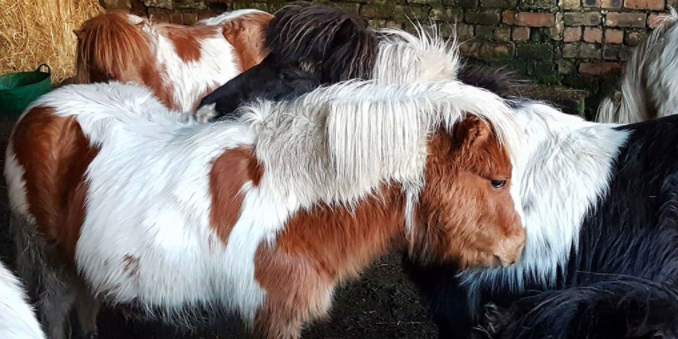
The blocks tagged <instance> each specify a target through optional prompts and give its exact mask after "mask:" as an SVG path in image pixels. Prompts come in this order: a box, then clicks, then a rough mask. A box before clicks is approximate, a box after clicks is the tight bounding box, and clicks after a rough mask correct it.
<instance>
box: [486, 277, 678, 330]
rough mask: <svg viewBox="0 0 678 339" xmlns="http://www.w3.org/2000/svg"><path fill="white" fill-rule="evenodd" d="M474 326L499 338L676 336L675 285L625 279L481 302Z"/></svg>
mask: <svg viewBox="0 0 678 339" xmlns="http://www.w3.org/2000/svg"><path fill="white" fill-rule="evenodd" d="M485 310H486V314H485V319H484V324H483V325H481V328H480V329H479V331H480V332H483V333H484V334H485V335H486V336H487V337H490V338H501V339H509V338H510V339H532V338H534V339H537V338H551V339H565V338H567V339H570V338H587V339H599V338H616V339H621V338H627V339H630V338H637V339H639V338H678V294H676V290H675V285H671V286H669V285H666V284H659V283H655V282H652V281H647V280H643V279H640V278H632V277H625V278H621V279H618V280H613V281H603V282H598V283H595V284H593V285H591V286H586V287H573V288H568V289H564V290H554V291H548V292H542V293H539V294H537V295H534V296H530V297H525V298H523V299H521V300H519V301H518V302H516V303H515V304H513V305H512V306H511V307H510V308H508V309H502V308H499V307H497V306H495V305H493V304H490V305H487V306H486V309H485Z"/></svg>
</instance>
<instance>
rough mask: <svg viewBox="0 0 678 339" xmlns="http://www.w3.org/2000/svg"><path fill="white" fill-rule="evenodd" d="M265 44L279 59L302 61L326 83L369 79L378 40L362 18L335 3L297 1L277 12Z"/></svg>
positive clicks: (269, 26) (271, 22) (267, 31)
mask: <svg viewBox="0 0 678 339" xmlns="http://www.w3.org/2000/svg"><path fill="white" fill-rule="evenodd" d="M266 44H267V45H268V47H269V48H270V50H271V53H274V54H276V55H277V57H278V59H279V62H281V63H284V64H287V63H289V64H291V63H295V62H299V63H300V64H301V65H302V66H303V67H304V68H305V70H311V71H314V72H318V73H320V75H321V80H322V82H323V83H336V82H339V81H343V80H349V79H370V78H371V77H372V67H373V65H374V60H375V58H376V48H377V40H376V36H375V34H374V33H373V32H372V31H371V30H368V29H367V26H366V25H365V22H364V21H363V20H362V19H360V18H359V17H357V16H355V15H352V14H350V13H348V12H347V11H344V10H342V9H340V8H338V7H336V6H320V5H314V4H311V3H294V4H290V5H287V6H285V7H283V8H282V9H280V10H279V11H278V12H276V13H275V16H274V17H273V19H272V20H271V21H270V23H269V25H268V28H267V30H266Z"/></svg>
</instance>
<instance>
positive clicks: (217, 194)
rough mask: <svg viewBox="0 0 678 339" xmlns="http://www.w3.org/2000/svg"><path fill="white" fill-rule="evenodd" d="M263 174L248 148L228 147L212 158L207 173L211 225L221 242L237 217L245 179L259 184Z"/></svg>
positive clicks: (229, 231) (227, 234)
mask: <svg viewBox="0 0 678 339" xmlns="http://www.w3.org/2000/svg"><path fill="white" fill-rule="evenodd" d="M262 176H263V168H262V167H261V166H260V165H259V161H258V160H257V158H256V157H255V155H254V152H253V151H252V149H251V148H249V147H237V148H233V149H229V150H227V151H226V152H224V154H222V155H221V156H219V157H218V158H217V159H216V160H215V161H214V164H213V165H212V171H211V173H210V193H211V194H212V211H211V215H210V224H211V225H212V228H213V229H214V230H215V231H216V233H217V235H218V236H219V239H221V241H222V242H223V243H224V244H226V243H228V236H229V235H230V233H231V230H232V229H233V226H235V223H236V222H237V221H238V219H239V218H240V210H241V209H242V203H243V200H244V198H245V197H244V194H243V192H242V189H243V187H244V186H245V184H246V183H247V182H248V181H251V182H252V185H254V186H258V185H259V182H260V181H261V177H262Z"/></svg>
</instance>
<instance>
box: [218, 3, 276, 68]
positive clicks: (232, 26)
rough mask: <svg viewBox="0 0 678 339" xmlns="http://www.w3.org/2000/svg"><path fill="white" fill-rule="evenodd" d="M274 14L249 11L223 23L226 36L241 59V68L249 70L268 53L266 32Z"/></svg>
mask: <svg viewBox="0 0 678 339" xmlns="http://www.w3.org/2000/svg"><path fill="white" fill-rule="evenodd" d="M272 18H273V15H271V14H268V13H249V14H245V15H243V16H240V17H238V18H235V19H233V20H231V21H229V22H226V23H224V24H223V25H222V27H223V29H224V37H225V38H226V40H228V42H230V43H231V45H233V48H235V50H236V52H237V53H238V58H239V59H240V68H241V70H242V71H243V72H244V71H247V70H248V69H250V68H252V67H253V66H256V65H258V64H259V63H261V61H262V60H264V58H265V57H266V55H268V48H267V47H266V44H265V41H264V40H265V36H264V32H265V31H266V27H267V26H268V22H269V21H271V19H272Z"/></svg>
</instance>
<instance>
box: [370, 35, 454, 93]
mask: <svg viewBox="0 0 678 339" xmlns="http://www.w3.org/2000/svg"><path fill="white" fill-rule="evenodd" d="M415 27H416V35H413V34H410V33H407V32H405V31H402V30H399V29H389V28H385V29H381V30H378V31H377V32H379V33H381V34H382V36H381V37H380V39H379V45H378V52H377V59H376V62H375V65H374V71H373V79H375V80H376V81H378V82H379V83H384V84H402V83H408V82H413V81H438V80H447V79H456V77H457V70H458V68H459V66H460V60H459V50H458V46H457V44H456V41H455V40H452V41H446V40H445V39H443V38H442V37H441V35H440V30H439V28H438V26H436V25H434V26H433V27H432V31H431V32H430V33H428V32H426V31H425V30H424V29H423V28H422V27H421V26H415Z"/></svg>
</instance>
